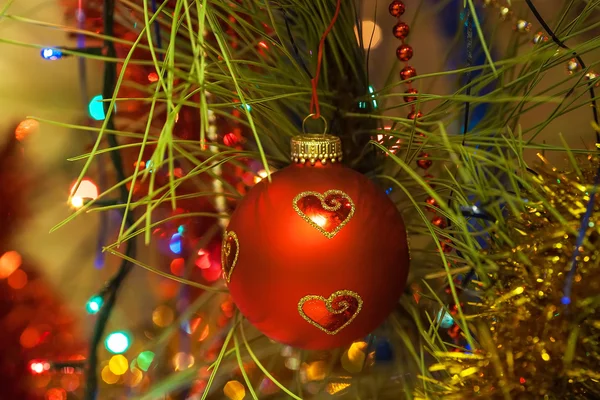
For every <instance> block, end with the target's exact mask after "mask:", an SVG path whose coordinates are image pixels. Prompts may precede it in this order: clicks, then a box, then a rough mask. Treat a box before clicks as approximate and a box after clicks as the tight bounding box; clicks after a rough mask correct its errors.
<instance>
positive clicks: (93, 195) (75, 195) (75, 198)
mask: <svg viewBox="0 0 600 400" xmlns="http://www.w3.org/2000/svg"><path fill="white" fill-rule="evenodd" d="M76 184H77V181H75V182H73V184H72V185H71V206H72V207H73V208H75V209H77V208H81V207H83V204H84V203H85V200H86V199H97V198H98V194H99V192H98V186H96V184H95V183H94V181H92V180H91V179H87V178H86V179H83V180H82V181H81V183H80V184H79V187H78V188H77V190H75V185H76Z"/></svg>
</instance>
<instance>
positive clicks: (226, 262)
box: [221, 231, 240, 283]
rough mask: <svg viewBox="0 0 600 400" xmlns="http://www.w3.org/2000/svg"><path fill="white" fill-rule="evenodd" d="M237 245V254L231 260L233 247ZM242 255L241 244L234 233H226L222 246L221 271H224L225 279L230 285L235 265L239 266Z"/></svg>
mask: <svg viewBox="0 0 600 400" xmlns="http://www.w3.org/2000/svg"><path fill="white" fill-rule="evenodd" d="M232 244H235V254H234V255H233V260H231V257H230V256H231V252H232V249H231V245H232ZM239 255H240V242H239V240H238V237H237V235H236V234H235V232H234V231H229V232H227V231H225V233H224V234H223V243H222V245H221V269H222V270H223V278H225V282H227V283H229V281H230V280H231V275H232V274H233V270H234V268H235V265H236V264H237V260H238V256H239Z"/></svg>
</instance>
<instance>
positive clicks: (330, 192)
mask: <svg viewBox="0 0 600 400" xmlns="http://www.w3.org/2000/svg"><path fill="white" fill-rule="evenodd" d="M335 194H337V195H340V196H344V198H345V199H346V200H348V202H349V203H350V213H349V214H348V216H347V217H346V219H344V220H343V221H342V222H341V223H340V224H339V225H338V226H337V227H336V228H335V229H334V230H333V231H331V232H327V231H326V230H325V229H323V228H322V227H320V226H319V225H318V224H316V223H315V222H314V221H313V220H312V219H310V218H309V217H308V216H307V215H306V214H305V213H304V211H302V210H301V209H300V207H298V201H300V199H302V198H304V197H308V196H315V197H316V198H318V199H319V200H320V201H321V207H323V209H324V210H326V211H337V210H339V209H340V208H342V203H338V205H337V206H333V207H331V206H328V205H327V204H326V203H325V199H327V197H328V196H331V195H335ZM334 204H335V203H334ZM293 206H294V211H296V213H297V214H298V215H299V216H300V217H301V218H302V219H303V220H305V221H306V222H308V223H309V225H310V226H312V227H313V228H315V229H316V230H318V231H319V232H321V233H322V234H323V236H325V237H326V238H327V239H333V238H334V237H335V235H337V234H338V232H339V231H340V230H341V229H342V228H343V227H344V226H345V225H346V224H347V223H348V222H350V219H352V216H353V215H354V211H355V206H354V202H353V201H352V198H351V197H350V196H348V195H347V194H346V193H344V192H342V191H341V190H337V189H332V190H327V191H326V192H323V194H321V193H319V192H313V191H308V192H302V193H300V194H299V195H297V196H296V197H294V201H293Z"/></svg>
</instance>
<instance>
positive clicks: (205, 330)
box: [198, 325, 210, 342]
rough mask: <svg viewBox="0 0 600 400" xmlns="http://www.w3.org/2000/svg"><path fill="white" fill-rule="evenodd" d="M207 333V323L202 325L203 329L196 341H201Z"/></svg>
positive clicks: (208, 330) (208, 329)
mask: <svg viewBox="0 0 600 400" xmlns="http://www.w3.org/2000/svg"><path fill="white" fill-rule="evenodd" d="M209 333H210V328H209V327H208V325H206V326H204V329H203V330H202V333H201V334H200V337H199V338H198V341H199V342H201V341H203V340H205V339H206V338H207V337H208V334H209Z"/></svg>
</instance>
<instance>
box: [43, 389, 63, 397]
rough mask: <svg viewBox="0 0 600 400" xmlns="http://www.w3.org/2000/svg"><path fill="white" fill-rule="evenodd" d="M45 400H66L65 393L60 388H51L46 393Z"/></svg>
mask: <svg viewBox="0 0 600 400" xmlns="http://www.w3.org/2000/svg"><path fill="white" fill-rule="evenodd" d="M44 399H45V400H67V392H66V391H65V389H62V388H52V389H48V390H47V391H46V395H45V396H44Z"/></svg>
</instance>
